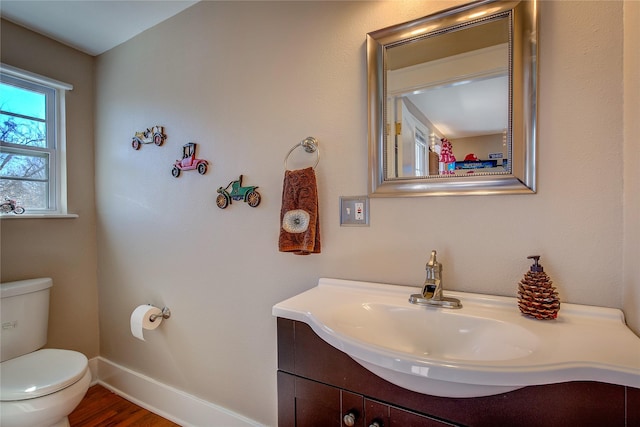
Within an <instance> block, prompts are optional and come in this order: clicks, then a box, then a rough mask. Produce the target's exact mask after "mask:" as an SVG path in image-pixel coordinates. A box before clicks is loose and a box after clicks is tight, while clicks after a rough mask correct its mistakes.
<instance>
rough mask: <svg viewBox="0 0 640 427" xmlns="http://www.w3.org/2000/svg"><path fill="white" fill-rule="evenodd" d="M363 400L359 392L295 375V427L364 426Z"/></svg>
mask: <svg viewBox="0 0 640 427" xmlns="http://www.w3.org/2000/svg"><path fill="white" fill-rule="evenodd" d="M363 400H364V399H363V398H362V396H361V395H359V394H355V393H350V392H348V391H345V390H340V389H339V388H337V387H332V386H328V385H326V384H322V383H318V382H315V381H310V380H306V379H304V378H299V377H295V426H296V427H319V426H322V427H329V426H335V427H342V426H354V427H364V417H363ZM345 416H348V418H345Z"/></svg>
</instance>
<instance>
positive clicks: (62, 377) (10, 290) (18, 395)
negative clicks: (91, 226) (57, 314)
mask: <svg viewBox="0 0 640 427" xmlns="http://www.w3.org/2000/svg"><path fill="white" fill-rule="evenodd" d="M52 285H53V283H52V281H51V279H49V278H44V279H31V280H21V281H17V282H10V283H2V284H1V285H0V303H1V304H2V306H1V307H0V308H1V310H0V317H1V318H2V328H1V329H0V359H1V363H0V426H2V427H68V426H69V419H68V418H67V416H68V415H69V414H70V413H71V412H72V411H73V410H74V409H75V408H76V406H78V404H79V403H80V401H81V400H82V398H83V397H84V395H85V393H86V392H87V390H88V388H89V383H90V382H91V372H90V371H89V364H88V361H87V358H86V357H85V356H84V354H82V353H78V352H77V351H71V350H58V349H41V350H38V349H39V348H41V347H43V346H44V345H45V344H46V342H47V326H48V320H49V290H50V288H51V286H52Z"/></svg>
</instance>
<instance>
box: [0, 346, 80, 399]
mask: <svg viewBox="0 0 640 427" xmlns="http://www.w3.org/2000/svg"><path fill="white" fill-rule="evenodd" d="M87 369H89V365H88V361H87V358H86V356H85V355H84V354H82V353H79V352H77V351H72V350H59V349H42V350H38V351H34V352H32V353H29V354H25V355H24V356H20V357H16V358H14V359H11V360H6V361H4V362H2V363H0V378H2V382H1V383H0V401H2V402H9V401H17V400H26V399H34V398H36V397H41V396H45V395H47V394H51V393H55V392H57V391H60V390H62V389H65V388H67V387H69V386H70V385H72V384H74V383H76V382H77V381H79V380H80V379H81V378H82V377H83V376H84V375H85V373H86V372H87Z"/></svg>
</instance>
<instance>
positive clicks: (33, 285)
mask: <svg viewBox="0 0 640 427" xmlns="http://www.w3.org/2000/svg"><path fill="white" fill-rule="evenodd" d="M51 286H53V281H52V280H51V279H50V278H48V277H47V278H41V279H29V280H19V281H16V282H7V283H2V284H0V304H1V306H0V318H1V319H2V328H1V329H0V361H2V362H4V361H5V360H8V359H13V358H14V357H18V356H22V355H23V354H27V353H31V352H32V351H35V350H37V349H39V348H41V347H43V346H44V345H45V344H46V343H47V326H48V324H49V291H50V289H51Z"/></svg>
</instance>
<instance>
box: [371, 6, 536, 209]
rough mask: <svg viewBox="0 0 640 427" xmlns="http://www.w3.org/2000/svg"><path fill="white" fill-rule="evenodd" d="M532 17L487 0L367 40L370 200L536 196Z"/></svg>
mask: <svg viewBox="0 0 640 427" xmlns="http://www.w3.org/2000/svg"><path fill="white" fill-rule="evenodd" d="M532 5H533V10H532V9H531V7H532ZM534 10H535V2H517V1H516V2H493V1H484V2H480V3H474V4H470V5H465V6H462V7H460V8H456V9H450V10H447V11H445V12H442V13H440V14H437V15H431V16H428V17H425V18H421V19H419V20H416V21H412V22H408V23H404V24H399V25H396V26H394V27H390V28H386V29H383V30H379V31H376V32H373V33H369V34H368V36H367V54H368V74H369V107H370V109H369V111H370V118H369V141H370V162H369V163H370V175H371V181H370V183H371V185H370V187H371V188H370V194H371V195H372V196H383V197H384V196H387V197H389V196H405V195H442V194H490V193H504V192H507V193H518V192H529V193H530V192H533V191H534V185H535V167H534V166H535V160H534V157H535V108H536V105H535V70H536V61H535V54H536V38H535V16H534Z"/></svg>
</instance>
